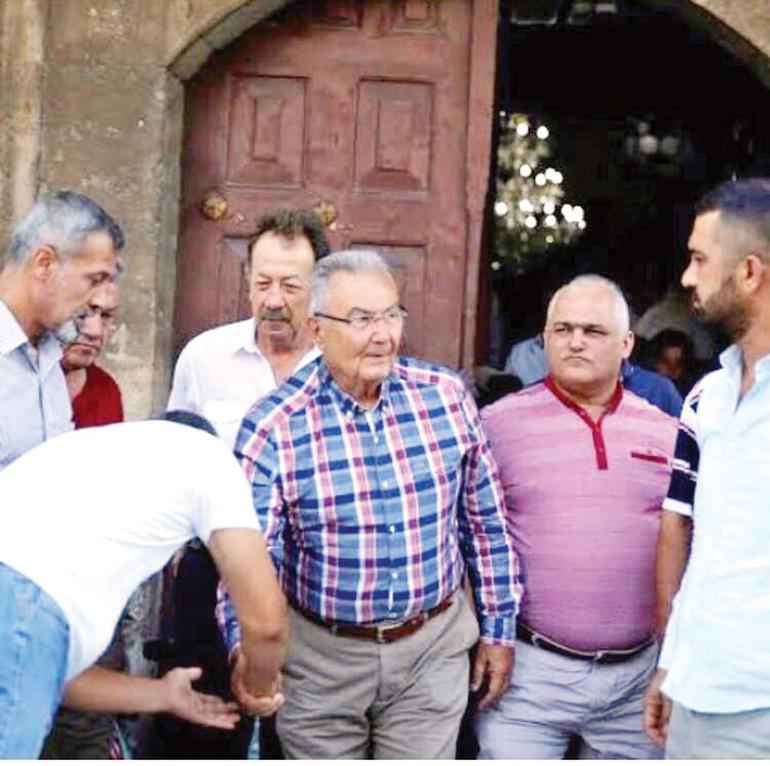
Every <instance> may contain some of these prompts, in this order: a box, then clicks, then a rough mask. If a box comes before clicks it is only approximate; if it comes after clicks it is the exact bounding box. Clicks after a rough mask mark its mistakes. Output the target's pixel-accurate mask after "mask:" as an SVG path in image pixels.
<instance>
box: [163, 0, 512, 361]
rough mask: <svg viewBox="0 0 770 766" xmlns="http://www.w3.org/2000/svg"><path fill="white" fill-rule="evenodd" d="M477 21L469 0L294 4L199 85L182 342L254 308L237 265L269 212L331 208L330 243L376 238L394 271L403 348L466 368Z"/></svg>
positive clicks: (189, 117) (187, 170) (188, 140)
mask: <svg viewBox="0 0 770 766" xmlns="http://www.w3.org/2000/svg"><path fill="white" fill-rule="evenodd" d="M474 2H475V3H476V5H477V6H479V7H481V6H484V7H485V8H486V9H487V10H486V11H485V12H487V13H494V14H496V13H497V10H496V6H491V5H490V4H489V3H487V4H486V5H484V2H482V0H474ZM473 14H474V4H473V2H471V0H393V2H390V3H387V2H385V3H384V2H382V0H379V1H378V2H372V1H370V0H361V1H360V2H359V1H357V0H323V1H322V0H317V1H316V2H314V3H310V2H301V3H296V4H294V5H292V6H290V7H288V8H287V9H285V10H284V11H283V12H281V13H280V14H278V15H277V16H276V17H274V18H272V19H270V20H267V21H265V22H262V23H261V24H259V25H258V26H256V27H255V28H254V29H252V30H250V31H249V32H247V33H246V34H245V35H243V36H242V37H241V38H240V39H238V40H237V41H236V42H235V43H233V44H232V45H231V46H230V47H229V48H227V49H226V50H224V51H223V52H220V53H218V54H215V55H214V56H213V57H212V59H211V60H210V61H209V62H208V63H207V64H206V65H205V67H204V68H203V69H202V70H201V72H199V73H198V75H196V77H195V78H194V79H193V80H191V81H190V83H189V84H188V86H187V109H186V137H185V155H184V175H183V199H182V220H181V232H180V250H179V258H178V282H177V284H178V291H177V305H176V314H175V330H176V338H175V339H176V346H177V349H178V348H179V347H181V345H182V344H183V343H185V342H186V341H187V340H188V339H189V338H190V337H191V336H192V335H194V334H196V333H198V332H200V331H202V330H204V329H206V328H208V327H211V326H214V325H217V324H222V323H225V322H230V321H234V320H235V319H238V318H241V317H244V316H248V313H249V306H248V300H247V289H246V287H245V285H244V284H243V283H242V279H243V277H242V270H241V261H240V258H241V257H242V256H243V255H245V246H246V241H247V239H248V237H249V234H250V233H251V231H252V230H253V228H254V224H255V221H256V219H257V218H258V217H259V216H260V215H261V214H263V213H265V212H267V211H269V210H272V209H275V208H278V207H284V206H298V207H306V208H312V207H315V206H317V205H319V204H320V203H329V204H330V205H331V206H333V209H334V210H335V212H336V220H335V221H334V223H333V224H332V225H331V227H330V230H329V232H328V233H329V237H330V240H331V243H332V246H333V248H335V249H338V248H341V247H348V246H351V245H369V246H373V247H376V248H378V249H379V250H380V251H381V252H382V253H383V254H384V255H385V256H386V257H388V258H389V259H390V260H391V261H392V263H393V265H394V267H395V268H396V272H397V275H398V278H399V281H400V283H402V285H403V288H402V289H403V293H402V294H403V301H404V303H405V305H406V307H407V309H408V310H409V320H408V323H407V328H406V338H407V341H406V346H407V347H406V350H407V351H408V352H409V353H412V354H417V355H421V356H425V357H427V358H430V359H433V360H436V361H441V362H444V363H447V364H451V365H459V364H460V363H461V361H462V354H463V329H465V331H466V336H467V335H468V330H467V327H466V328H464V327H463V324H464V320H465V324H467V316H464V309H465V311H466V313H467V305H465V301H467V296H466V294H465V285H466V283H467V273H468V269H469V268H471V269H472V268H474V266H473V264H477V262H478V254H477V253H471V257H470V260H469V254H468V253H467V252H466V251H467V242H468V239H469V237H468V234H469V232H468V219H469V214H468V206H467V205H466V189H467V188H470V187H469V178H468V173H469V172H473V171H469V168H471V166H472V163H470V162H469V160H468V156H467V153H468V148H467V147H468V127H469V115H468V94H469V83H470V81H471V77H470V67H471V62H472V60H473V57H472V55H471V30H472V29H474V24H473V23H472V22H473V20H474V15H473ZM476 26H478V25H476ZM481 118H482V119H484V120H487V119H488V118H489V115H488V114H487V113H486V112H484V111H483V110H482V115H481ZM487 130H488V131H489V130H491V125H490V124H489V123H487ZM480 166H481V168H480V171H479V172H480V173H481V174H482V175H486V173H487V172H488V156H486V157H484V156H483V152H482V156H481V157H480ZM476 186H479V184H478V183H477V184H476ZM479 188H480V186H479ZM211 192H216V193H217V194H218V195H221V197H223V198H224V199H225V200H226V201H227V212H226V214H225V215H224V216H223V217H222V218H220V219H218V220H217V219H212V218H207V217H206V216H205V215H204V213H203V212H202V208H201V201H202V199H203V198H204V196H205V195H206V194H208V193H211ZM471 207H472V206H471ZM472 223H473V222H472ZM474 225H475V224H474ZM474 239H478V237H476V238H474ZM428 328H429V329H428ZM465 340H466V345H467V337H466V339H465ZM471 340H472V338H471Z"/></svg>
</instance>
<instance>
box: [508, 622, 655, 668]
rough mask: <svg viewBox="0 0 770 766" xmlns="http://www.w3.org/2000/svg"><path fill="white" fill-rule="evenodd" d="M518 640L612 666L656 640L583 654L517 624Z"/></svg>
mask: <svg viewBox="0 0 770 766" xmlns="http://www.w3.org/2000/svg"><path fill="white" fill-rule="evenodd" d="M516 638H518V639H520V640H521V641H525V642H526V643H528V644H532V646H536V647H537V648H538V649H545V650H546V651H547V652H553V653H554V654H560V655H561V656H562V657H569V658H570V659H573V660H587V661H588V662H598V663H599V664H601V665H610V664H612V663H614V662H625V661H626V660H630V659H631V658H632V657H636V655H637V654H641V653H642V652H643V651H644V650H645V649H646V648H647V647H648V646H652V644H653V643H654V641H655V639H653V638H649V639H647V641H644V642H643V643H641V644H638V645H637V646H632V647H631V648H630V649H602V650H601V651H598V652H581V651H578V650H577V649H570V648H569V647H568V646H562V645H561V644H557V643H556V642H555V641H551V640H550V639H549V638H546V637H545V636H542V635H540V634H539V633H536V632H535V631H534V630H532V628H530V627H528V626H527V625H524V623H521V622H517V623H516Z"/></svg>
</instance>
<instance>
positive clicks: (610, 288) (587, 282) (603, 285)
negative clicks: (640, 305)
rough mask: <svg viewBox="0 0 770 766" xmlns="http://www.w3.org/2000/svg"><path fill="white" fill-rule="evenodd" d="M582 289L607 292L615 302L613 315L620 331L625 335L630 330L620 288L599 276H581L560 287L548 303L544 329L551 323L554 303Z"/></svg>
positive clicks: (625, 304)
mask: <svg viewBox="0 0 770 766" xmlns="http://www.w3.org/2000/svg"><path fill="white" fill-rule="evenodd" d="M582 287H592V288H599V289H602V290H604V291H605V292H607V293H608V294H609V295H610V296H612V298H613V299H614V301H615V313H616V315H617V320H618V324H619V326H620V331H621V332H622V333H626V332H628V331H629V330H630V329H631V312H630V310H629V308H628V302H627V301H626V297H625V295H623V291H622V290H621V289H620V287H619V286H618V285H617V284H616V283H615V282H613V281H612V280H611V279H607V277H602V276H600V275H599V274H581V275H580V276H578V277H575V278H574V279H572V280H571V281H569V282H567V284H566V285H562V287H560V288H559V289H558V290H557V291H556V292H555V293H554V294H553V297H552V298H551V300H550V302H549V303H548V311H547V312H546V316H545V324H546V327H547V326H548V325H550V323H551V317H552V316H553V311H554V309H555V307H556V302H557V301H558V300H559V298H561V297H562V296H564V295H565V294H566V293H568V292H572V291H573V290H579V289H580V288H582Z"/></svg>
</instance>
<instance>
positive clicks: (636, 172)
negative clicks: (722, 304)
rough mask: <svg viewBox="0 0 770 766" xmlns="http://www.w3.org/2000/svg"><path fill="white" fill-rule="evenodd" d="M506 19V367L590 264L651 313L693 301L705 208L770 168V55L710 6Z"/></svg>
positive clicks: (490, 346) (493, 216)
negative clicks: (552, 300)
mask: <svg viewBox="0 0 770 766" xmlns="http://www.w3.org/2000/svg"><path fill="white" fill-rule="evenodd" d="M501 24H502V29H501V36H500V40H501V42H500V48H499V52H498V67H497V73H498V75H497V76H498V82H497V95H498V100H497V106H498V110H497V113H498V117H497V122H496V125H495V147H496V156H497V166H496V172H495V174H494V177H493V180H492V184H493V185H494V186H493V188H492V189H491V191H490V198H491V200H490V208H491V210H490V215H489V218H488V220H489V221H490V223H489V228H488V237H487V239H488V240H489V242H490V248H489V249H488V251H487V259H486V262H485V264H484V266H485V269H486V274H485V277H484V278H483V282H484V283H485V284H486V286H487V289H488V294H489V296H490V298H489V300H488V301H487V304H486V308H487V313H486V314H484V315H481V316H480V320H479V327H480V333H479V344H478V352H477V358H478V359H479V361H484V360H486V361H487V362H490V363H491V364H493V365H494V366H497V367H501V366H502V365H503V364H504V362H505V359H506V356H507V354H508V351H509V349H510V348H511V346H512V344H514V343H515V342H517V341H519V340H522V339H524V338H526V337H530V336H532V335H534V334H535V333H536V332H538V331H539V330H540V329H541V326H542V322H543V318H544V299H545V298H546V297H547V296H548V295H549V294H550V293H551V292H552V291H553V290H554V289H555V288H556V287H558V286H559V285H560V284H562V283H563V282H564V281H566V280H568V279H569V278H570V277H571V276H573V275H575V274H578V273H581V272H589V271H594V272H599V273H601V274H604V275H606V276H609V277H610V278H612V279H614V280H616V281H617V282H618V283H619V284H620V285H621V286H622V287H623V288H624V290H625V291H626V293H627V295H628V297H629V300H630V303H631V307H632V310H633V313H634V315H635V316H636V317H642V316H643V315H645V313H646V312H648V310H649V309H650V307H651V306H652V305H653V304H656V303H659V302H660V301H661V300H662V299H664V298H665V300H666V301H669V300H670V302H671V303H672V305H678V304H679V303H682V300H681V296H679V295H677V292H676V285H677V284H678V280H679V277H680V275H681V272H682V269H683V268H684V265H685V258H686V241H687V236H688V233H689V230H690V225H691V219H692V204H693V203H694V202H695V201H696V200H697V199H698V198H699V197H700V196H701V195H702V193H703V192H704V191H706V190H707V189H709V188H711V187H712V186H714V185H716V184H717V183H719V182H720V181H722V180H726V179H729V178H735V177H745V176H750V175H768V174H770V133H769V132H768V127H770V126H769V125H768V119H769V118H768V115H770V92H768V89H767V86H766V85H765V84H763V82H762V80H761V77H760V75H761V74H762V71H763V67H762V66H761V65H760V64H759V62H760V61H761V60H764V61H766V59H764V57H762V56H761V54H759V53H758V52H757V51H751V50H748V49H747V48H746V47H745V43H741V41H739V40H736V39H734V38H730V37H729V36H728V32H727V31H726V30H725V29H724V28H722V27H721V26H719V25H718V24H717V23H716V22H715V21H714V20H713V19H711V18H710V17H709V18H706V17H705V12H703V11H700V10H699V9H697V6H695V4H693V3H665V2H654V1H644V2H643V1H642V0H624V2H620V1H618V0H616V1H615V2H611V1H608V0H602V1H601V2H584V1H582V0H573V1H571V2H569V1H565V0H562V1H561V2H558V1H555V0H554V1H552V0H527V1H525V2H519V1H518V0H510V2H504V3H503V6H502V7H501ZM742 45H743V47H741V46H742ZM764 69H765V70H766V64H765V66H764ZM485 325H486V326H485ZM640 329H642V327H641V326H640ZM643 329H644V332H645V333H648V334H649V333H651V332H653V331H656V330H659V329H662V328H661V327H652V326H650V327H648V326H647V323H646V322H645V326H644V328H643ZM716 342H717V344H718V339H716ZM704 343H705V342H704ZM640 348H641V343H640ZM696 350H697V351H698V352H699V353H703V354H705V353H708V352H707V351H705V350H704V349H702V348H698V349H696ZM714 350H716V349H714V348H712V349H711V351H712V353H713V351H714Z"/></svg>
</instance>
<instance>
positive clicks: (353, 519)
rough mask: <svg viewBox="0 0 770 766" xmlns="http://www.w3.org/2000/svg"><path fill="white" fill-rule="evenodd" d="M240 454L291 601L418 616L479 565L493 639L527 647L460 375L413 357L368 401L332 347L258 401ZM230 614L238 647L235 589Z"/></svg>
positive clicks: (480, 596)
mask: <svg viewBox="0 0 770 766" xmlns="http://www.w3.org/2000/svg"><path fill="white" fill-rule="evenodd" d="M235 452H236V456H237V457H238V458H239V459H240V460H241V462H242V465H243V468H244V470H245V472H246V476H247V478H248V479H249V481H250V482H251V487H252V495H253V500H254V508H255V509H256V512H257V516H258V518H259V522H260V526H261V527H262V530H263V532H264V534H265V538H266V541H267V545H268V548H269V550H270V552H271V554H272V556H273V560H274V562H275V564H276V567H277V569H278V571H279V577H280V581H281V584H282V587H283V589H284V592H285V593H286V595H287V597H288V599H289V601H290V602H291V603H294V604H295V605H297V606H299V607H301V608H303V609H305V610H308V611H310V612H312V613H313V614H315V615H317V616H318V617H319V618H320V619H322V620H325V621H327V622H335V623H354V624H364V623H372V622H383V621H398V620H405V619H408V618H410V617H413V616H415V615H417V614H419V613H421V612H425V611H427V610H428V609H430V608H431V607H434V606H436V605H437V604H440V603H441V602H442V601H443V600H444V599H446V598H447V597H448V596H449V595H450V594H451V593H453V592H454V591H455V590H456V589H457V588H459V587H461V584H462V579H463V575H464V572H465V569H466V564H467V569H468V573H469V576H470V582H471V585H472V586H473V589H474V592H475V596H476V604H477V606H478V610H479V612H480V616H481V637H482V641H486V642H488V643H495V644H503V645H513V641H514V632H515V631H514V628H515V616H516V612H517V608H518V603H519V601H520V599H521V594H522V585H521V580H520V578H519V565H518V558H517V556H516V553H515V552H514V550H513V547H512V544H511V541H510V537H509V536H508V533H507V531H506V528H505V521H504V508H505V505H504V500H503V493H502V489H501V487H500V481H499V478H498V472H497V466H496V464H495V461H494V458H493V457H492V455H491V452H490V449H489V444H488V442H487V438H486V436H485V435H484V432H483V431H482V428H481V425H480V420H479V415H478V411H477V409H476V406H475V404H474V402H473V399H472V397H471V395H470V392H469V391H468V389H467V388H466V386H465V385H464V384H463V382H462V381H461V379H460V378H459V377H458V376H457V375H456V374H455V373H453V372H450V371H449V370H447V369H445V368H442V367H439V366H436V365H430V364H427V363H425V362H422V361H418V360H414V359H405V358H401V359H399V360H398V361H397V363H396V364H395V365H394V368H393V371H392V372H391V374H390V375H389V376H388V377H387V378H386V379H385V380H384V381H383V384H382V387H381V395H380V399H379V401H378V403H377V405H376V406H375V407H374V408H372V409H371V410H368V411H367V410H364V409H362V408H361V407H360V406H359V405H358V404H357V403H356V402H355V400H354V399H353V398H351V397H350V396H349V395H348V394H346V393H345V392H344V391H343V390H342V389H341V388H340V387H339V386H338V385H337V383H336V382H335V380H334V378H333V377H332V375H331V373H330V372H329V370H328V368H327V367H326V365H325V364H324V362H323V360H322V359H318V360H316V361H314V362H311V363H310V364H309V365H307V366H306V367H304V368H303V369H302V370H300V371H299V372H298V373H297V375H296V376H295V377H293V378H291V379H290V380H288V381H287V382H286V383H284V384H283V385H281V386H279V387H278V388H277V389H275V390H274V391H273V392H272V393H271V394H269V395H268V396H266V397H265V398H264V399H262V400H261V401H260V402H258V404H257V405H256V406H255V407H254V408H253V409H252V410H251V411H250V412H249V413H247V415H246V417H245V418H244V420H243V423H242V424H241V429H240V433H239V435H238V439H237V442H236V448H235ZM217 614H218V618H219V622H220V627H221V629H222V632H223V634H224V636H225V639H226V643H227V645H228V648H229V649H231V650H232V649H233V648H234V647H235V646H236V645H237V643H238V642H239V640H240V631H239V628H238V624H237V620H236V618H235V613H234V610H233V608H232V605H231V603H230V601H229V598H228V597H227V594H226V593H224V592H221V593H220V600H219V604H218V608H217Z"/></svg>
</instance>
